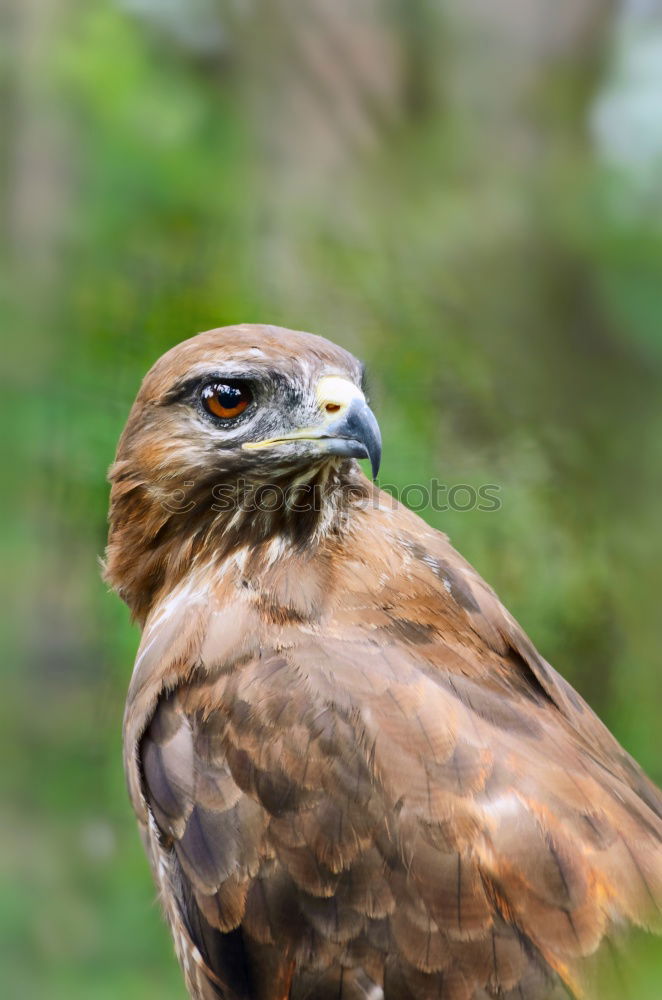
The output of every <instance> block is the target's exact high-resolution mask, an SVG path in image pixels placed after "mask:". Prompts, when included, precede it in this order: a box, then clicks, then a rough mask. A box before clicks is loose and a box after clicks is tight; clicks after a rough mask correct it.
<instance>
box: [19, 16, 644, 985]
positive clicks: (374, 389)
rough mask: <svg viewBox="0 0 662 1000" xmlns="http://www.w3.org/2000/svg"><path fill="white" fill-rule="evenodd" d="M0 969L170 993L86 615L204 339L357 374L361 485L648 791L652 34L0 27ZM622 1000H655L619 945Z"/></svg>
mask: <svg viewBox="0 0 662 1000" xmlns="http://www.w3.org/2000/svg"><path fill="white" fill-rule="evenodd" d="M1 17H2V40H1V41H0V53H1V56H2V70H1V74H2V75H1V77H0V83H1V87H0V107H1V108H2V111H3V116H4V126H3V130H2V133H3V139H4V141H3V144H2V148H3V156H2V186H3V200H4V206H3V207H4V211H5V224H4V225H3V232H4V233H5V235H6V237H7V239H6V240H5V241H4V245H3V250H2V263H3V267H2V304H1V306H0V308H1V313H2V322H3V328H4V330H5V331H6V334H7V335H6V338H5V347H4V355H5V365H4V371H5V376H4V385H3V391H2V400H1V403H0V405H1V406H2V411H3V426H4V428H5V434H4V438H5V442H4V448H5V452H6V454H5V463H4V464H5V468H6V469H7V472H8V474H7V477H6V485H5V489H4V491H3V495H4V499H5V502H6V503H7V507H8V509H7V512H6V515H5V517H3V518H2V529H1V531H2V537H3V542H4V544H5V550H6V553H7V555H6V558H5V559H4V560H3V570H2V577H3V582H4V584H5V587H6V594H7V597H6V600H5V605H6V607H7V608H8V610H9V615H8V617H7V622H6V624H5V626H3V639H4V640H5V649H6V654H5V656H4V658H3V663H4V676H3V689H2V699H1V702H2V708H1V711H2V716H3V717H2V720H1V723H0V741H1V742H2V750H3V766H2V780H3V782H4V784H5V789H4V793H3V803H4V811H5V817H4V818H3V821H2V825H1V830H0V859H1V861H0V864H1V866H2V871H1V877H2V893H1V897H0V925H1V928H0V947H1V948H2V950H3V956H2V982H3V988H2V992H3V995H4V996H6V997H9V998H18V1000H32V998H35V1000H37V998H38V1000H46V998H48V1000H111V998H116V997H123V998H125V1000H134V998H135V1000H151V998H154V1000H156V998H159V1000H169V998H173V1000H174V998H181V997H182V996H183V987H182V984H181V980H180V976H179V972H178V970H177V968H176V966H175V962H174V959H173V957H172V956H171V947H170V942H169V936H168V934H167V932H166V930H165V928H164V926H163V925H162V923H161V921H160V919H159V915H158V908H157V905H156V903H155V901H154V891H153V888H152V884H151V880H150V876H149V873H148V868H147V864H146V861H145V859H144V857H143V854H142V849H141V847H140V844H139V842H138V836H137V832H136V830H135V826H134V821H133V818H132V815H131V810H130V807H129V804H128V801H127V798H126V794H125V789H124V778H123V773H122V766H121V745H120V744H121V718H122V709H123V700H124V694H125V690H126V687H127V683H128V679H129V676H130V671H131V666H132V661H133V654H134V651H135V647H136V645H137V641H138V636H137V632H136V630H135V629H134V628H133V627H132V626H131V624H130V622H129V618H128V614H127V612H126V610H125V609H124V607H123V606H122V605H121V604H120V602H119V600H118V599H117V598H116V597H115V596H114V595H111V594H108V593H107V592H106V589H105V587H104V585H103V584H102V583H101V581H100V576H99V567H98V557H99V556H100V555H101V554H102V552H103V548H104V540H105V513H106V504H107V487H106V484H105V472H106V468H107V466H108V465H109V463H110V461H111V460H112V456H113V451H114V446H115V442H116V440H117V437H118V435H119V432H120V430H121V428H122V424H123V422H124V420H125V417H126V414H127V412H128V409H129V406H130V404H131V401H132V398H133V396H134V394H135V392H136V390H137V387H138V384H139V381H140V378H141V377H142V375H143V374H144V372H145V371H146V369H147V368H148V367H149V365H150V364H151V363H152V362H153V361H154V360H155V359H156V357H157V356H158V355H159V354H160V353H162V352H163V351H164V350H165V349H166V348H168V347H170V346H171V345H172V344H174V343H175V342H177V341H178V340H181V339H183V338H185V337H188V336H189V335H191V334H193V333H195V332H197V331H200V330H204V329H207V328H209V327H212V326H218V325H222V324H226V323H232V322H246V321H265V322H272V323H281V324H283V325H286V326H291V327H295V328H299V329H309V330H313V331H315V332H319V333H323V334H326V335H328V336H329V337H331V338H332V339H334V340H337V341H338V342H340V343H342V344H344V345H345V346H347V347H349V348H350V349H351V350H353V351H354V352H355V353H357V354H359V355H360V356H362V357H363V358H364V359H365V360H366V362H367V363H368V366H369V371H370V375H371V395H372V399H373V402H374V405H375V409H376V410H377V413H378V416H379V418H380V422H381V424H382V428H383V432H384V437H385V457H384V464H383V470H382V480H383V482H386V483H393V484H396V485H400V486H402V485H404V484H406V483H408V482H421V483H426V482H428V481H429V480H430V479H431V478H432V477H437V478H438V479H439V480H440V481H441V482H442V483H445V484H448V485H453V484H471V485H473V486H475V487H478V486H480V485H482V484H497V485H498V486H499V488H500V494H499V496H500V500H501V508H500V510H499V511H498V512H493V513H486V512H481V511H477V510H473V511H467V512H460V511H449V512H445V513H444V512H434V511H426V512H425V515H424V516H426V517H428V519H429V520H430V521H431V522H432V523H434V524H435V525H437V526H438V527H440V528H442V529H443V530H445V531H447V532H448V533H449V534H450V535H451V538H452V539H453V541H454V543H455V544H456V546H457V547H458V548H459V549H460V550H461V551H462V552H463V553H464V554H465V555H466V556H467V557H468V558H469V559H470V560H471V561H472V562H473V563H474V564H475V565H476V566H477V568H478V569H479V570H480V572H481V573H482V574H483V575H484V576H485V577H486V578H487V579H488V581H489V582H490V583H492V584H493V585H494V586H495V587H496V589H497V590H498V592H499V593H500V595H501V597H502V598H503V600H504V601H505V603H506V604H507V605H508V606H509V607H510V609H511V610H512V611H513V613H514V614H515V615H516V616H517V617H518V618H519V619H520V621H521V622H522V624H523V625H524V627H525V628H526V629H527V631H528V632H529V633H530V634H531V635H532V637H533V638H534V641H535V642H536V644H537V645H538V646H539V648H540V649H541V651H542V652H543V653H544V655H545V656H546V657H547V658H548V659H550V660H551V661H552V662H553V663H554V664H555V665H556V667H557V668H558V669H559V670H561V671H562V672H563V673H564V674H565V675H566V676H567V677H568V678H569V679H570V680H571V681H572V683H573V684H575V685H576V686H577V687H578V688H579V690H580V691H581V692H582V693H583V694H584V695H585V696H586V697H587V698H588V700H589V701H590V702H591V704H592V705H593V706H594V707H595V708H596V710H597V711H598V712H599V713H600V714H601V716H602V717H603V718H604V719H605V721H606V722H607V723H608V725H609V726H610V727H611V728H612V729H613V730H614V732H615V733H616V734H617V736H618V737H619V739H620V740H621V741H622V742H623V743H624V745H625V746H626V747H627V748H628V749H629V750H630V751H631V752H632V753H633V754H634V755H635V756H636V757H637V758H638V759H639V760H640V761H641V763H642V764H643V765H644V767H645V768H646V769H647V770H648V771H649V773H650V774H651V775H652V776H653V777H654V778H656V779H657V780H658V781H660V780H662V755H661V754H660V738H659V734H660V710H661V695H660V687H659V675H660V652H659V651H660V646H661V642H660V640H661V637H662V613H661V612H660V583H661V580H662V575H661V572H660V566H661V565H662V532H661V531H660V520H659V512H660V498H661V496H662V492H661V491H662V410H661V408H660V400H661V397H662V392H661V390H662V211H661V207H660V206H661V201H662V171H661V169H660V168H661V167H662V4H661V3H660V2H659V0H631V2H627V3H623V4H616V3H609V2H602V0H561V2H557V3H554V4H550V3H548V2H545V0H527V2H525V3H522V2H520V0H501V2H500V3H499V4H494V3H492V2H490V0H463V2H461V0H455V2H453V0H448V2H442V0H436V2H435V0H428V2H426V0H390V2H387V0H383V2H379V0H360V2H352V0H308V2H305V3H295V2H294V0H253V2H249V0H116V2H112V0H5V3H4V5H3V8H2V14H1ZM636 966H637V971H636V983H635V986H633V987H632V989H631V992H630V993H628V1000H657V998H659V996H660V995H661V991H662V986H661V984H662V955H661V953H660V948H659V946H658V945H656V944H655V945H654V944H652V943H650V942H648V943H645V944H643V945H642V948H641V951H640V953H638V960H637V963H636Z"/></svg>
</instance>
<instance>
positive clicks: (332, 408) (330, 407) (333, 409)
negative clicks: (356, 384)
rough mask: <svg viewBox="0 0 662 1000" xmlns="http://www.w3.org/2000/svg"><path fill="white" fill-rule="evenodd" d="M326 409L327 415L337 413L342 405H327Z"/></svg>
mask: <svg viewBox="0 0 662 1000" xmlns="http://www.w3.org/2000/svg"><path fill="white" fill-rule="evenodd" d="M324 409H325V410H326V412H327V413H337V412H338V410H339V409H340V403H327V404H326V406H325V407H324Z"/></svg>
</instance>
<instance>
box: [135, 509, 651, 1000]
mask: <svg viewBox="0 0 662 1000" xmlns="http://www.w3.org/2000/svg"><path fill="white" fill-rule="evenodd" d="M412 520H413V519H412ZM404 524H405V527H406V529H407V532H406V533H405V534H402V519H400V520H399V521H398V531H399V532H400V534H399V535H398V538H397V539H394V538H393V537H392V536H391V537H388V536H389V531H391V526H390V521H389V523H388V525H387V526H386V527H387V528H388V531H387V532H386V534H387V542H388V543H389V546H388V553H389V554H388V559H391V560H392V559H393V553H395V554H396V555H397V557H398V558H399V559H400V561H401V566H400V568H399V569H398V567H397V565H396V567H395V569H394V567H393V565H392V564H391V566H390V569H389V571H388V572H386V571H384V573H383V574H382V575H383V576H384V579H385V583H384V584H383V585H382V586H381V589H380V590H377V589H376V587H375V579H379V578H381V576H380V574H381V567H380V558H381V556H380V549H379V545H382V546H383V545H384V538H383V532H382V531H380V530H379V526H378V530H377V534H376V535H375V544H374V546H373V547H372V549H371V548H370V545H369V540H367V539H365V538H364V539H359V540H357V544H359V543H360V544H361V546H362V551H363V552H364V553H365V552H366V551H367V552H371V553H372V559H371V562H370V563H369V564H368V563H367V562H362V563H360V562H347V563H346V564H345V565H344V568H343V567H342V566H341V567H338V566H337V567H336V570H335V572H336V573H337V574H338V575H337V578H336V580H335V589H334V590H333V596H332V598H331V597H330V598H329V600H331V599H333V601H334V610H333V616H327V617H326V618H324V619H321V620H319V621H318V622H317V623H315V624H314V625H308V624H301V623H300V622H299V621H298V618H297V615H295V614H294V610H295V606H296V605H297V601H299V603H300V597H297V595H298V594H300V589H301V587H300V579H301V574H302V566H301V565H298V566H297V567H296V569H294V568H292V567H291V568H290V570H289V576H288V571H287V570H284V569H282V568H281V569H279V570H278V571H276V570H274V574H273V576H272V578H271V579H270V581H269V587H268V588H266V590H265V593H266V592H267V591H268V594H269V607H270V608H271V611H272V612H273V615H272V621H271V624H270V627H269V630H268V631H269V634H271V635H272V636H275V635H276V634H277V637H278V643H277V646H276V643H275V642H274V644H273V645H271V646H269V645H262V644H261V642H258V641H257V640H256V641H255V645H256V647H257V646H261V648H260V650H259V652H257V651H256V650H253V649H252V648H251V644H250V643H248V644H246V643H244V646H243V648H242V654H243V656H242V658H241V659H240V660H239V662H238V663H237V662H234V660H230V661H228V649H227V646H228V641H229V640H228V636H227V634H226V631H225V630H220V631H219V630H216V633H215V635H216V636H217V638H216V639H215V642H214V643H211V644H210V641H209V639H207V641H206V642H205V644H204V647H203V646H202V638H203V637H204V635H205V632H206V633H207V634H208V633H209V630H210V628H211V626H209V619H208V618H206V619H205V613H204V612H203V611H202V610H201V611H200V615H199V617H196V615H195V614H193V615H192V616H191V620H190V622H189V624H188V625H187V628H186V629H185V630H184V633H185V634H186V635H188V636H189V638H188V639H187V640H186V641H184V640H182V639H181V634H182V633H181V630H180V631H177V635H178V637H179V638H178V639H177V642H176V643H175V646H176V648H177V650H178V652H177V653H176V655H175V654H173V653H169V654H168V656H165V657H164V656H163V648H161V649H160V651H159V650H158V649H157V648H156V647H155V646H154V645H152V646H151V647H150V646H149V643H150V641H152V642H153V640H150V638H149V630H148V631H147V632H146V637H145V642H144V646H145V648H146V649H149V653H150V657H151V658H152V661H153V662H157V663H158V664H159V669H158V670H157V671H152V672H151V673H150V670H148V669H147V668H146V667H145V666H144V663H143V666H142V668H141V671H142V672H145V676H147V675H149V676H150V677H151V681H150V684H149V685H147V686H145V683H144V680H143V679H141V671H139V672H138V676H137V680H136V681H135V683H134V694H133V704H135V705H140V710H139V711H138V710H137V709H136V710H135V711H132V709H131V707H130V708H129V711H128V714H127V734H128V752H129V758H128V759H129V777H130V783H131V779H132V774H133V788H134V799H135V798H136V796H137V798H138V800H139V801H138V802H137V803H136V804H137V809H138V812H139V814H140V813H142V815H143V816H148V818H149V817H151V826H150V828H149V830H148V839H149V843H150V850H151V853H152V857H153V862H154V867H155V871H156V873H157V878H158V879H159V881H160V884H161V886H162V894H163V896H164V902H165V905H166V910H167V912H168V916H169V919H170V922H171V924H172V926H173V930H174V933H175V941H176V944H177V946H178V951H179V954H180V959H181V961H182V964H183V966H184V969H185V972H186V975H187V981H188V984H189V989H190V990H191V993H192V995H193V996H196V997H205V998H206V997H213V996H221V997H224V998H228V1000H233V998H237V1000H238V998H242V1000H243V998H248V997H255V998H256V1000H267V998H269V1000H272V998H277V997H283V998H285V997H292V998H297V1000H304V998H305V997H314V998H323V997H327V996H329V997H331V996H333V997H334V998H340V1000H349V998H352V1000H353V998H359V997H366V996H369V997H371V998H377V997H379V996H382V995H383V996H384V997H385V998H386V1000H420V998H423V1000H426V998H428V997H429V998H432V997H434V998H443V1000H486V998H494V997H499V998H506V1000H515V998H517V1000H551V998H556V997H561V996H568V995H571V994H577V995H579V994H580V992H581V989H582V983H581V971H580V965H579V964H578V960H579V959H580V958H585V957H587V956H589V955H591V954H593V953H594V952H595V951H596V949H597V948H598V946H599V944H600V942H601V940H602V939H603V937H604V936H605V935H606V934H608V933H610V932H611V931H613V930H615V929H616V928H617V927H618V926H619V925H620V924H623V923H627V922H633V923H638V924H642V925H652V924H653V923H654V921H655V920H656V919H657V918H659V903H660V899H661V898H662V884H661V883H662V877H661V868H662V865H661V863H660V836H661V824H660V820H659V798H657V794H658V793H657V792H656V790H655V789H654V787H653V786H652V785H651V784H650V783H649V782H648V780H647V779H646V778H645V776H644V775H643V774H642V773H641V772H640V771H639V769H638V768H637V767H636V765H635V764H634V763H633V762H631V760H630V759H629V758H628V757H627V755H625V753H624V752H623V751H622V750H621V748H620V747H619V746H618V744H617V743H616V742H615V741H614V740H613V738H612V737H611V736H610V735H609V734H608V732H607V731H606V730H605V729H604V727H602V725H601V724H600V723H599V722H598V720H597V719H596V718H595V716H593V714H592V713H591V712H590V710H589V709H588V708H587V707H586V706H585V705H584V704H583V702H581V699H579V698H578V696H576V695H575V693H574V692H573V691H572V690H571V689H569V688H568V687H567V685H565V683H564V682H563V681H562V680H561V679H560V678H559V677H558V675H556V674H555V673H554V672H553V671H552V670H551V668H550V667H548V665H546V664H545V663H544V661H542V660H540V658H539V657H537V654H536V653H535V650H533V648H532V647H531V646H530V644H528V642H527V640H526V639H525V637H524V636H523V635H522V633H521V632H520V631H519V629H518V628H517V626H516V625H515V623H514V622H513V621H512V619H510V618H509V616H507V614H506V613H505V612H504V611H503V609H502V608H501V605H499V604H498V601H496V598H495V597H494V595H493V594H492V592H491V591H489V589H488V588H487V587H486V586H485V585H484V584H483V583H482V581H480V579H479V578H478V577H477V576H476V575H475V574H474V572H473V571H472V570H471V569H470V567H468V566H467V565H466V564H465V563H463V561H461V560H460V559H459V557H457V556H456V554H455V553H453V551H452V549H450V547H449V546H448V545H447V543H446V542H445V540H444V539H443V538H442V536H437V535H434V534H432V533H426V534H425V535H424V536H423V537H422V538H421V537H420V534H421V533H422V531H423V529H421V528H419V527H418V525H420V522H418V521H417V520H414V521H413V524H414V525H416V529H414V527H413V526H412V524H411V523H410V522H409V521H407V519H405V521H404ZM415 532H419V536H417V535H416V533H415ZM384 558H385V559H386V558H387V557H386V555H385V556H384ZM332 561H333V560H332ZM318 568H319V560H318ZM319 571H320V572H321V571H322V570H319ZM288 606H289V609H290V611H291V612H292V613H291V614H289V615H288V614H286V613H285V611H287V607H288ZM276 607H277V608H278V614H277V615H276V613H275V612H274V610H273V609H274V608H276ZM260 613H261V614H262V615H265V614H266V613H267V607H266V604H264V606H263V607H262V608H261V609H260ZM189 614H190V612H189ZM277 620H278V621H280V622H281V624H280V625H279V626H278V627H277V625H276V621H277ZM205 621H206V622H207V624H206V625H205V624H203V625H201V624H200V622H203V623H204V622H205ZM288 621H289V624H288ZM282 622H285V624H282ZM246 624H247V623H246V621H244V625H246ZM253 625H254V626H255V627H257V622H253ZM245 632H246V633H248V634H252V633H251V628H247V629H246V630H245ZM191 636H197V637H198V638H197V639H194V638H190V637H191ZM168 648H169V649H170V648H171V647H168ZM201 650H202V651H201ZM214 650H215V651H214ZM202 652H204V655H202ZM161 657H163V659H161ZM178 657H179V658H181V659H182V662H185V663H186V664H188V666H187V668H186V680H185V682H184V683H180V684H179V686H175V687H174V689H173V690H170V693H166V691H167V690H168V689H171V688H172V687H173V681H172V678H174V677H175V676H176V675H177V670H176V669H175V665H176V663H177V660H178ZM165 661H169V664H167V663H166V662H165ZM196 664H197V667H196V666H195V665H196ZM181 676H182V668H181V666H180V670H179V677H180V678H181ZM150 691H151V693H149V692H150ZM159 692H160V693H159ZM130 705H131V702H130ZM154 705H155V708H154V707H153V706H154ZM150 715H151V721H150V722H149V723H148V725H147V728H146V729H145V731H144V733H143V735H142V737H141V741H140V754H139V757H138V758H134V757H133V751H132V746H133V740H134V739H138V737H139V736H140V733H141V732H142V723H141V722H140V719H141V718H142V719H145V718H149V717H150ZM138 761H139V763H140V767H138V766H137V762H138ZM143 796H144V798H143ZM145 800H146V803H147V805H148V807H149V809H148V811H146V810H145ZM656 810H657V811H656Z"/></svg>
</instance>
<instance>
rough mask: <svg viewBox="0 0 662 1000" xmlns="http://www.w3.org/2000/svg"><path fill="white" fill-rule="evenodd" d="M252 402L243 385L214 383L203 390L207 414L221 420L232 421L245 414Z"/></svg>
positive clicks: (203, 401)
mask: <svg viewBox="0 0 662 1000" xmlns="http://www.w3.org/2000/svg"><path fill="white" fill-rule="evenodd" d="M250 401H251V394H250V392H249V391H248V389H247V388H246V387H245V386H243V385H228V384H226V383H225V382H214V383H213V384H212V385H207V386H205V388H204V389H203V390H202V405H203V406H204V408H205V410H206V411H207V413H211V415H212V416H213V417H219V418H220V419H221V420H232V419H233V417H238V416H239V414H240V413H243V412H244V410H245V409H246V407H247V406H248V404H249V403H250Z"/></svg>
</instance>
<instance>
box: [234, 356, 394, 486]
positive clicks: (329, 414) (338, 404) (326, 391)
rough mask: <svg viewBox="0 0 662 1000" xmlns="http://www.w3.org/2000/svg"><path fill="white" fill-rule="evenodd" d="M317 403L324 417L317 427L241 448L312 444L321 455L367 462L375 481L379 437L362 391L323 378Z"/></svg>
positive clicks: (336, 379) (344, 381)
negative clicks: (297, 443) (290, 443)
mask: <svg viewBox="0 0 662 1000" xmlns="http://www.w3.org/2000/svg"><path fill="white" fill-rule="evenodd" d="M317 400H318V403H319V406H320V409H321V410H322V412H323V414H324V419H323V422H322V423H321V424H320V426H318V427H303V428H301V429H299V430H295V431H291V432H290V433H289V434H283V435H282V437H278V438H269V439H268V440H266V441H249V442H246V443H245V444H244V445H243V447H244V448H245V449H246V450H251V451H253V450H257V449H259V448H273V447H276V446H277V445H280V444H287V443H288V442H292V441H311V442H315V444H316V446H317V449H318V450H319V451H320V452H321V453H322V454H323V455H339V456H342V457H346V458H367V459H369V461H370V468H371V470H372V478H373V480H375V479H376V478H377V473H378V472H379V465H380V462H381V457H382V436H381V433H380V430H379V424H378V423H377V419H376V417H375V415H374V413H373V412H372V410H371V409H370V407H369V406H368V404H367V403H366V401H365V396H364V395H363V393H362V392H361V390H360V389H359V388H358V387H357V386H355V385H354V384H353V383H352V382H350V381H349V380H348V379H345V378H341V377H340V376H335V375H331V376H326V377H325V378H323V379H321V380H320V383H319V385H318V387H317Z"/></svg>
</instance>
